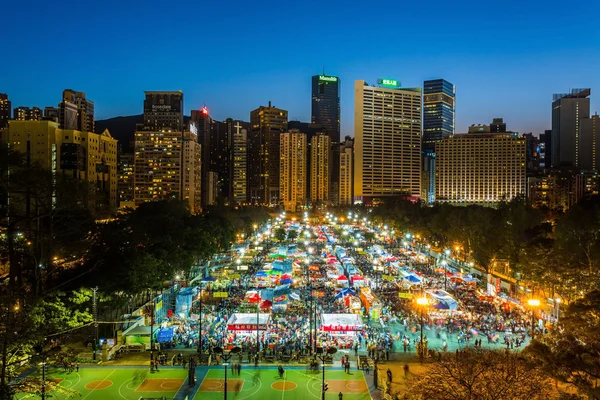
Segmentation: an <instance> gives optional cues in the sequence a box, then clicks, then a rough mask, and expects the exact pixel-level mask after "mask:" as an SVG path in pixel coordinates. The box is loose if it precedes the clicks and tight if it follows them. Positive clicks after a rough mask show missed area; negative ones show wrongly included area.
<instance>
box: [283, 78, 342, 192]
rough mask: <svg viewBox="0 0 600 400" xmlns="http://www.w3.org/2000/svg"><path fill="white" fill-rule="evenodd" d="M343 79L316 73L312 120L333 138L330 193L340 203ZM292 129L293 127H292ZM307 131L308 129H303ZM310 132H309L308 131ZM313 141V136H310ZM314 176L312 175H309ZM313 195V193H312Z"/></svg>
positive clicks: (313, 79) (313, 85) (309, 138)
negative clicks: (341, 93) (341, 89)
mask: <svg viewBox="0 0 600 400" xmlns="http://www.w3.org/2000/svg"><path fill="white" fill-rule="evenodd" d="M341 84H342V81H341V80H340V78H338V77H337V76H328V75H315V76H313V77H312V103H311V122H312V123H313V124H317V125H320V126H321V128H322V130H321V132H324V133H325V134H326V135H327V136H329V137H330V139H331V156H332V160H331V168H330V170H329V174H330V176H329V185H330V187H329V194H330V201H331V202H332V203H333V204H337V203H338V199H337V194H338V188H339V174H340V171H339V162H340V139H341V136H340V119H341V115H340V88H341ZM290 129H292V128H290ZM302 132H306V131H304V130H303V131H302ZM306 133H307V134H308V132H306ZM307 139H308V143H309V144H310V143H312V142H311V140H312V137H308V138H307ZM309 176H312V175H309ZM310 186H312V185H310ZM310 196H311V197H312V194H310Z"/></svg>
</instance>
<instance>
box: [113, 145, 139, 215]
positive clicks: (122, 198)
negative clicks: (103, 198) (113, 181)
mask: <svg viewBox="0 0 600 400" xmlns="http://www.w3.org/2000/svg"><path fill="white" fill-rule="evenodd" d="M117 160H118V164H117V192H118V195H119V209H125V208H135V202H134V199H133V197H134V186H133V184H134V183H133V178H134V176H133V174H134V154H133V153H120V154H118V157H117Z"/></svg>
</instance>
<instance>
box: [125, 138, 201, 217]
mask: <svg viewBox="0 0 600 400" xmlns="http://www.w3.org/2000/svg"><path fill="white" fill-rule="evenodd" d="M200 147H201V146H200V144H199V143H198V137H197V135H196V134H195V133H192V132H180V131H172V130H161V131H137V132H135V141H134V150H135V151H134V180H133V182H134V202H135V205H136V206H139V205H140V204H142V203H144V202H146V201H153V200H163V199H180V200H183V201H185V202H186V203H187V204H188V206H189V208H190V211H191V212H192V213H197V212H200V210H201V204H200V188H201V185H200V179H201V171H200V169H201V165H200V158H201V149H200Z"/></svg>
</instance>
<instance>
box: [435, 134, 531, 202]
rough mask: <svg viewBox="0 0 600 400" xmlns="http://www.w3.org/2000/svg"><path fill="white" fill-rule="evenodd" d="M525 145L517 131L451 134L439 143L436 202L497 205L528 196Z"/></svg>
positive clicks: (436, 165)
mask: <svg viewBox="0 0 600 400" xmlns="http://www.w3.org/2000/svg"><path fill="white" fill-rule="evenodd" d="M525 145H526V140H525V138H523V137H520V136H518V135H517V134H514V133H467V134H455V135H451V136H448V137H447V138H445V139H444V140H442V141H441V142H440V143H439V144H437V145H436V163H435V179H436V186H435V198H436V201H437V202H446V203H456V204H481V205H490V206H493V205H496V204H498V203H499V202H500V201H502V200H506V201H509V200H511V199H512V198H514V197H516V196H519V195H524V194H525V193H526V185H527V180H526V168H525V162H526V155H525V153H526V149H525Z"/></svg>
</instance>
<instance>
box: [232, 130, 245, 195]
mask: <svg viewBox="0 0 600 400" xmlns="http://www.w3.org/2000/svg"><path fill="white" fill-rule="evenodd" d="M235 122H236V124H235V125H233V128H234V129H235V130H234V133H233V135H232V136H233V145H232V159H233V164H232V168H231V170H232V173H233V175H232V178H231V184H232V187H231V193H232V196H231V201H233V202H235V203H237V204H243V203H246V202H247V201H248V174H247V169H248V130H249V125H250V124H247V127H244V125H243V124H241V123H240V121H235Z"/></svg>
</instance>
